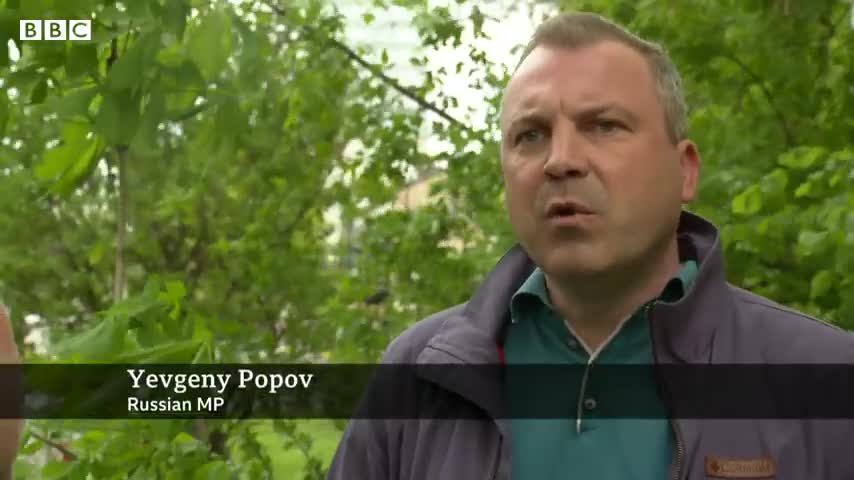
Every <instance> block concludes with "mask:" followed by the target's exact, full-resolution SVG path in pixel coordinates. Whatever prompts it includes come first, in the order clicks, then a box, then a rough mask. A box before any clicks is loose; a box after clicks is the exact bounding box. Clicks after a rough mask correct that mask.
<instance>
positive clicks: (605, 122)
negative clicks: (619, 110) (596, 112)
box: [592, 118, 625, 135]
mask: <svg viewBox="0 0 854 480" xmlns="http://www.w3.org/2000/svg"><path fill="white" fill-rule="evenodd" d="M592 128H593V130H594V131H595V132H596V133H601V134H606V135H607V134H612V133H615V132H617V131H619V130H621V129H623V128H625V127H624V125H623V124H622V123H621V122H619V121H617V120H612V119H609V118H599V119H596V120H595V121H594V122H593V125H592Z"/></svg>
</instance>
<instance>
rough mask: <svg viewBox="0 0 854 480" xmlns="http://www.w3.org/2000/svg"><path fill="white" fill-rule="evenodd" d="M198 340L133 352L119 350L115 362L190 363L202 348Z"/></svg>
mask: <svg viewBox="0 0 854 480" xmlns="http://www.w3.org/2000/svg"><path fill="white" fill-rule="evenodd" d="M202 346H203V342H202V341H200V340H184V341H180V342H172V343H166V344H163V345H157V346H155V347H151V348H147V349H142V350H138V351H133V352H121V353H120V354H118V355H117V356H116V357H115V363H191V362H192V361H193V359H194V358H195V357H196V354H197V353H198V352H199V349H200V348H202Z"/></svg>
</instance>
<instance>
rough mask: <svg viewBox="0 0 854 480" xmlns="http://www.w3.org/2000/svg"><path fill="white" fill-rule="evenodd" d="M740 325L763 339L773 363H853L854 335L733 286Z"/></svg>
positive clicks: (766, 351)
mask: <svg viewBox="0 0 854 480" xmlns="http://www.w3.org/2000/svg"><path fill="white" fill-rule="evenodd" d="M730 288H731V289H732V291H733V293H734V297H735V301H736V303H737V311H739V312H741V314H740V315H738V317H739V322H740V323H742V324H745V325H743V327H744V328H747V329H748V330H749V331H751V332H753V333H754V334H755V335H752V337H753V338H756V339H759V341H760V343H761V344H762V350H763V353H764V354H765V355H766V356H767V357H770V358H769V360H774V361H782V362H787V363H852V364H854V333H852V332H849V331H847V330H844V329H842V328H840V327H838V326H836V325H833V324H831V323H828V322H825V321H823V320H820V319H818V318H815V317H813V316H810V315H807V314H806V313H803V312H799V311H797V310H795V309H793V308H789V307H786V306H784V305H781V304H779V303H777V302H775V301H773V300H770V299H768V298H765V297H763V296H761V295H757V294H755V293H753V292H750V291H748V290H745V289H743V288H740V287H736V286H733V285H730Z"/></svg>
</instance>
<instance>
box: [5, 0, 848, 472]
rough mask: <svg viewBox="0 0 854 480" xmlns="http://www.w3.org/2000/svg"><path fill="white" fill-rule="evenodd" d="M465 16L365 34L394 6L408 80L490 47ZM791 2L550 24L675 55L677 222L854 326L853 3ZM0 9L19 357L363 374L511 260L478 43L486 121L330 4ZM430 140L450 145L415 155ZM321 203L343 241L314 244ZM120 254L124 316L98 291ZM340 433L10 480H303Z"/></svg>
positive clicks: (32, 462)
mask: <svg viewBox="0 0 854 480" xmlns="http://www.w3.org/2000/svg"><path fill="white" fill-rule="evenodd" d="M456 3H457V5H454V6H453V8H451V5H450V4H449V6H448V7H447V8H446V7H439V8H433V7H435V5H428V4H427V2H423V1H417V0H395V1H394V2H388V1H382V0H376V1H374V2H373V4H372V5H371V6H369V7H366V9H365V12H364V15H363V19H364V21H365V22H366V23H370V22H373V21H376V19H377V18H381V17H382V15H383V12H384V10H386V9H388V8H391V7H392V6H395V5H396V6H398V7H404V8H406V9H408V11H409V12H410V13H411V16H412V25H414V27H415V29H416V30H417V31H418V33H419V35H420V38H421V43H422V47H423V51H424V52H426V53H424V54H423V56H421V55H420V54H419V55H417V56H416V57H414V58H413V59H411V63H412V64H413V65H415V66H416V67H420V66H423V65H425V64H426V57H427V56H428V55H431V54H432V52H435V51H437V50H438V49H442V48H445V47H446V46H454V45H462V44H463V43H464V42H465V41H466V40H465V38H468V37H466V32H471V33H472V35H474V37H476V38H480V37H483V36H485V35H486V33H485V29H484V28H483V27H484V22H485V18H486V16H485V14H484V11H482V9H484V7H483V5H482V4H481V2H476V1H464V0H461V1H459V2H456ZM804 5H805V4H804ZM804 5H801V4H799V3H796V2H767V1H759V0H749V1H743V0H724V1H719V0H714V1H713V0H695V1H693V2H688V3H678V2H677V3H674V2H665V1H654V0H641V1H637V0H632V1H629V0H596V1H572V2H570V1H565V2H563V4H562V5H561V7H562V8H566V9H570V8H572V9H586V10H593V11H597V12H599V13H603V14H606V15H608V16H611V17H613V18H615V19H617V20H618V21H620V22H622V23H624V24H625V25H627V26H628V27H630V28H631V29H632V30H634V31H636V32H638V33H639V34H641V35H642V36H645V37H648V38H651V39H654V40H658V41H661V42H662V43H663V44H665V45H667V46H668V47H669V49H670V52H671V54H672V55H673V57H674V58H675V60H676V62H677V64H678V65H679V66H680V69H681V71H682V73H683V76H684V79H685V84H686V89H687V92H688V95H689V103H690V105H691V108H692V114H691V129H690V130H691V136H692V138H694V139H695V140H696V141H697V142H698V144H699V145H700V148H701V151H702V153H703V156H704V159H705V163H704V170H703V175H702V177H701V179H702V180H701V181H702V183H701V199H700V201H699V202H698V203H697V204H696V205H694V206H692V209H694V210H695V211H697V212H699V213H701V214H703V215H705V216H707V217H709V218H711V219H712V220H713V221H715V222H716V223H717V224H718V225H721V226H722V228H723V233H724V238H725V240H726V245H725V246H726V250H727V255H728V270H729V275H730V278H731V280H732V282H733V283H735V284H738V285H741V286H744V287H747V288H749V289H752V290H754V291H757V292H758V293H760V294H763V295H767V296H769V297H771V298H773V299H776V300H779V301H781V302H783V303H785V304H788V305H791V306H793V307H795V308H799V309H802V310H804V311H806V312H809V313H813V314H816V315H818V316H820V317H822V318H825V319H828V320H831V321H833V322H835V323H837V324H838V325H840V326H843V327H846V328H851V329H854V323H852V322H854V284H852V281H854V280H852V277H851V275H850V274H849V272H850V271H852V269H854V253H852V252H854V248H852V246H854V236H852V234H851V233H849V232H852V231H854V195H852V191H851V188H850V185H851V181H852V177H854V149H852V145H851V139H852V138H854V122H852V120H851V118H850V115H847V114H846V112H851V111H854V104H852V102H854V97H852V95H851V91H852V88H854V68H852V62H854V57H852V55H851V54H850V45H852V43H853V42H854V32H852V29H851V28H849V27H848V25H847V23H846V21H845V20H846V19H847V18H848V15H849V10H850V7H849V6H848V5H846V4H845V3H844V2H833V1H829V0H828V1H816V2H812V3H811V4H810V6H809V8H807V7H806V6H804ZM0 7H2V9H0V41H2V43H4V44H5V43H6V42H7V41H9V40H11V43H12V44H13V45H14V47H15V48H14V51H17V52H19V55H18V58H15V56H14V55H13V56H12V57H10V58H7V56H5V55H0V82H2V86H3V91H2V94H0V139H2V143H0V175H2V176H3V181H2V182H0V271H2V272H3V278H2V279H0V298H2V299H3V301H4V302H5V303H7V304H8V305H9V306H10V307H11V310H12V312H13V314H14V319H13V320H14V321H15V322H16V324H17V326H18V327H17V331H18V333H19V335H21V339H20V340H21V341H22V342H23V337H24V336H26V335H28V334H30V333H33V332H35V331H39V332H42V333H46V335H47V338H46V339H45V344H46V350H45V351H38V350H35V349H33V348H31V349H30V350H29V351H28V352H27V361H41V362H120V361H126V362H292V361H334V362H359V361H372V360H374V359H376V358H377V356H378V355H379V353H380V352H381V351H382V349H383V348H384V347H385V345H386V344H387V343H388V341H389V340H390V338H391V337H393V336H394V335H396V334H397V333H399V332H400V331H401V330H402V329H404V328H406V327H407V326H408V325H411V324H412V323H413V322H414V321H415V320H417V319H419V318H421V317H422V316H424V315H426V314H429V313H432V312H434V311H437V310H439V309H442V308H446V307H448V306H450V305H452V304H455V303H458V302H461V301H464V300H465V299H466V298H467V297H468V295H469V294H470V292H471V290H472V288H474V286H475V285H476V284H477V283H478V282H479V280H480V279H481V278H482V275H483V274H484V273H485V272H486V271H487V270H488V269H489V268H490V267H491V266H492V265H493V264H494V262H495V260H496V259H497V258H498V257H499V256H500V255H501V254H502V253H503V252H504V250H506V248H508V247H509V246H510V245H511V244H512V242H513V239H512V235H511V231H510V228H509V225H508V223H507V221H506V218H505V214H504V212H503V189H502V186H501V176H500V166H499V162H498V149H497V144H496V139H497V138H498V137H497V131H496V125H497V123H496V119H497V112H498V103H499V98H500V97H499V93H500V87H501V86H502V85H503V84H504V83H505V82H506V80H507V78H508V73H509V72H507V71H506V70H505V69H503V68H500V67H498V66H496V65H494V64H493V63H492V61H491V60H490V59H489V58H488V57H487V55H486V54H485V53H484V52H482V51H480V50H479V49H477V48H474V47H472V48H470V50H469V59H468V61H467V62H465V65H463V64H462V63H461V64H459V65H458V67H457V72H456V73H461V72H463V68H467V71H466V72H463V73H467V74H468V75H469V76H470V78H471V82H472V84H473V85H474V87H475V88H477V89H478V90H479V91H482V92H483V99H482V100H483V102H484V103H485V104H487V105H488V106H489V110H488V112H487V116H486V118H485V119H475V118H470V117H467V118H462V117H461V118H457V117H455V116H453V115H451V114H450V113H449V112H451V111H452V110H453V111H456V110H455V109H456V106H457V105H458V101H457V99H456V98H454V97H453V96H451V95H449V94H448V92H443V91H442V85H443V80H444V79H445V78H446V77H447V76H448V72H443V71H426V72H425V75H424V78H423V81H422V82H421V83H420V84H418V85H409V86H406V85H402V84H401V83H400V82H398V81H397V80H396V79H394V78H391V77H389V76H388V75H387V74H386V73H385V70H384V66H385V65H386V64H388V63H389V62H391V61H406V60H407V59H389V57H388V54H387V53H385V54H384V55H382V60H381V63H380V64H376V65H375V64H372V63H371V62H370V61H367V60H365V57H363V56H360V55H361V52H360V51H358V50H357V49H354V48H351V47H349V46H348V45H346V44H345V43H343V41H342V40H341V38H343V34H342V32H343V29H344V24H343V20H342V17H341V16H340V15H339V14H337V13H336V12H335V11H334V9H332V8H330V6H329V5H328V4H327V2H320V1H316V0H301V1H295V2H273V1H272V0H268V1H261V0H243V1H229V2H226V1H207V0H168V1H164V0H134V1H132V2H130V1H129V2H117V1H114V0H63V1H55V0H26V1H18V0H0ZM484 10H485V9H484ZM460 12H462V13H460ZM25 18H92V19H93V25H94V27H93V39H92V41H90V42H29V41H26V42H22V41H19V40H18V35H17V28H18V20H20V19H25ZM524 40H525V39H520V41H524ZM428 98H429V99H430V101H428V100H426V99H428ZM480 120H485V122H481V121H480ZM478 124H484V125H487V127H484V128H476V127H473V126H472V125H478ZM425 125H426V126H427V127H428V128H431V129H432V131H433V132H434V133H435V134H436V135H438V136H439V137H441V138H442V139H444V140H446V141H447V142H449V145H450V146H449V148H447V149H446V150H445V151H444V152H442V153H439V154H437V155H433V156H429V155H426V154H425V153H424V152H423V151H422V150H421V149H420V148H419V140H420V135H421V133H422V128H423V127H424V126H425ZM122 159H124V161H123V160H122ZM442 165H444V166H442ZM412 171H417V172H421V173H422V174H424V175H426V174H428V173H430V172H439V174H434V175H433V176H432V177H431V179H432V180H433V183H432V187H431V188H432V189H433V191H434V193H435V197H434V198H435V200H436V201H434V202H431V203H430V204H428V205H425V206H424V207H422V208H419V209H415V210H405V209H404V210H401V209H396V208H389V206H390V205H391V204H392V203H393V202H394V201H395V199H396V198H397V195H398V193H399V192H400V191H401V189H403V188H404V187H405V186H407V185H408V183H407V182H408V178H407V175H408V174H409V173H410V172H412ZM120 179H121V181H120ZM120 187H122V188H120ZM123 189H124V191H126V194H125V195H123V194H122V191H123ZM122 201H124V202H126V205H127V214H128V216H127V217H124V215H123V214H122V213H121V212H122V211H123V210H122V208H120V207H121V205H122ZM333 209H337V211H339V212H340V221H341V223H342V225H343V227H344V228H343V232H341V235H340V236H339V238H337V240H335V241H332V242H329V241H327V240H328V238H329V235H330V234H331V233H332V231H331V228H330V225H329V223H328V222H327V221H326V220H325V217H324V215H325V214H326V213H327V212H328V211H330V210H333ZM125 223H126V224H127V226H128V228H127V241H126V244H120V242H118V240H117V231H118V230H120V229H121V226H122V225H124V224H125ZM117 258H121V259H122V262H123V263H124V264H125V265H126V269H125V270H124V274H123V275H122V276H124V277H126V278H124V280H123V281H124V283H125V284H126V286H125V289H126V291H127V292H129V296H127V297H124V296H119V297H116V296H115V293H113V288H112V286H111V284H112V283H113V282H114V280H115V277H116V269H115V265H116V261H117ZM379 289H382V290H380V291H385V292H387V293H388V297H387V298H385V300H383V295H379V296H374V298H376V299H377V300H376V301H371V302H365V299H366V298H368V297H369V296H372V294H374V293H376V292H377V291H378V290H379ZM26 315H37V316H38V318H39V320H38V322H37V323H35V324H33V325H30V324H25V323H24V317H25V316H26ZM336 435H337V433H336V430H335V429H333V428H332V427H331V426H330V425H329V423H328V422H326V423H325V424H319V423H316V422H315V423H308V422H292V421H263V422H262V421H252V422H249V421H243V422H239V421H228V420H223V421H209V422H187V421H177V420H176V421H146V422H142V421H109V422H93V421H64V422H58V421H38V422H37V421H33V422H29V424H28V431H27V436H26V439H25V442H24V445H23V447H22V452H21V456H20V458H19V461H18V465H17V475H18V477H19V478H45V479H50V478H57V479H58V478H69V479H75V478H80V479H83V478H87V474H91V475H92V476H93V477H94V478H104V479H111V478H116V479H118V478H199V479H201V478H229V479H231V478H246V479H259V478H312V479H316V478H322V474H323V471H324V468H325V465H326V462H328V459H329V454H330V453H331V448H333V447H334V442H335V439H336V438H337V437H336ZM318 443H321V444H323V446H322V447H318V445H317V444H318ZM318 448H320V449H321V450H320V451H319V450H318ZM285 474H290V475H291V476H289V477H283V475H285Z"/></svg>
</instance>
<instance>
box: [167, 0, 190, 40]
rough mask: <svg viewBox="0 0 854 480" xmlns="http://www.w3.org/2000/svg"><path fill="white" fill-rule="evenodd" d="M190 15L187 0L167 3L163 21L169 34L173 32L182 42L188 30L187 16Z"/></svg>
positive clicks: (174, 0) (173, 0)
mask: <svg viewBox="0 0 854 480" xmlns="http://www.w3.org/2000/svg"><path fill="white" fill-rule="evenodd" d="M189 14H190V5H189V4H188V3H187V2H186V1H185V0H172V1H169V2H166V4H165V8H164V9H163V14H162V16H161V19H162V20H161V21H162V22H163V25H164V27H165V29H166V31H167V32H171V33H173V34H174V35H175V37H176V38H177V39H178V40H179V41H181V40H182V39H183V38H184V30H186V28H187V16H188V15H189Z"/></svg>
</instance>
